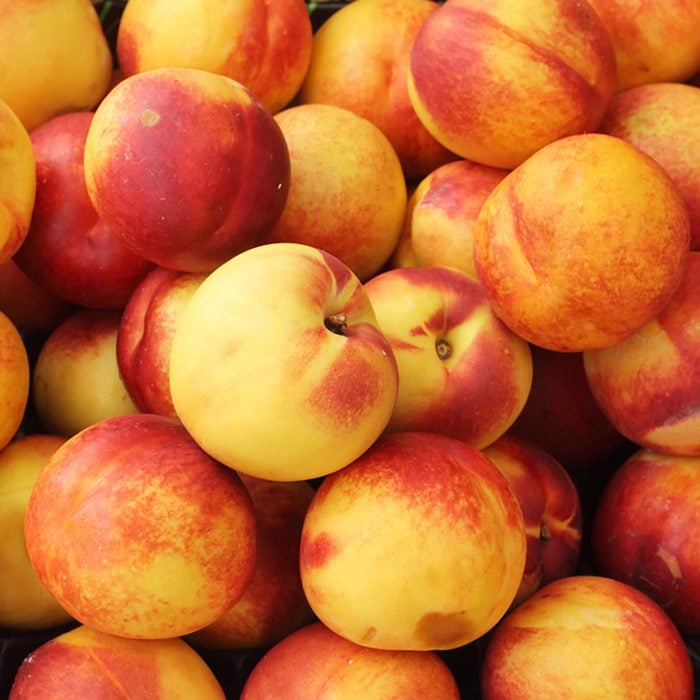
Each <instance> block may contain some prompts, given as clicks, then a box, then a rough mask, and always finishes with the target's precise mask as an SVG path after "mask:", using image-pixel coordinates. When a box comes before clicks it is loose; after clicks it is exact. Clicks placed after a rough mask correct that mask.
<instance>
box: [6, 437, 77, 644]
mask: <svg viewBox="0 0 700 700" xmlns="http://www.w3.org/2000/svg"><path fill="white" fill-rule="evenodd" d="M64 442H65V438H62V437H59V436H58V435H48V434H40V433H33V434H31V435H23V436H20V437H17V438H16V439H14V440H12V441H11V442H10V443H9V444H8V445H6V446H5V447H4V448H3V449H2V450H0V627H1V628H3V629H5V630H15V631H16V630H47V629H50V628H51V627H55V626H58V625H61V624H66V623H68V622H71V621H72V618H71V617H70V615H68V613H67V612H66V611H65V610H63V608H62V607H61V606H60V605H59V604H58V603H57V602H56V600H55V598H54V597H53V596H52V595H51V594H50V593H49V592H48V591H47V590H46V587H45V586H44V585H43V584H42V583H41V581H40V580H39V578H38V577H37V575H36V572H35V571H34V569H33V567H32V564H31V562H30V560H29V556H28V555H27V548H26V545H25V541H24V518H25V514H26V511H27V503H28V501H29V496H30V494H31V491H32V488H33V486H34V484H35V482H36V479H37V478H38V476H39V474H40V473H41V471H42V470H43V468H44V467H45V466H46V463H47V462H48V461H49V459H50V457H51V455H53V453H54V452H55V451H56V450H57V449H58V448H59V447H60V446H61V445H62V444H63V443H64Z"/></svg>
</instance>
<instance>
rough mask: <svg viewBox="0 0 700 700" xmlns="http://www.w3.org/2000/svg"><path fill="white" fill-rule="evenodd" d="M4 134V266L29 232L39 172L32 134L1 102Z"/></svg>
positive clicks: (0, 238) (0, 252)
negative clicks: (30, 136)
mask: <svg viewBox="0 0 700 700" xmlns="http://www.w3.org/2000/svg"><path fill="white" fill-rule="evenodd" d="M1 31H2V30H0V32H1ZM0 51H2V48H0ZM0 72H1V71H0ZM0 80H2V77H0ZM0 134H1V135H2V136H1V137H0V264H1V263H4V262H6V261H7V260H9V259H10V258H11V257H12V256H13V255H14V254H15V253H16V252H17V250H18V249H19V247H20V245H22V242H23V241H24V239H25V238H26V236H27V232H28V231H29V222H30V220H31V218H32V210H33V209H34V199H35V197H36V170H35V159H34V149H33V148H32V142H31V141H30V139H29V134H28V133H27V130H26V129H25V128H24V126H23V125H22V122H21V121H20V120H19V118H18V117H17V115H16V114H15V113H14V112H13V110H12V109H11V108H10V107H9V106H8V105H7V103H5V102H3V101H2V100H1V99H0Z"/></svg>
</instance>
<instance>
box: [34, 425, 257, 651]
mask: <svg viewBox="0 0 700 700" xmlns="http://www.w3.org/2000/svg"><path fill="white" fill-rule="evenodd" d="M25 538H26V542H27V551H28V552H29V557H30V559H31V561H32V564H33V566H34V568H35V570H36V572H37V574H38V575H39V578H41V580H42V582H43V583H44V585H45V586H46V587H47V589H48V590H49V591H50V592H51V593H52V594H53V595H54V596H55V598H56V599H57V600H58V601H59V603H61V605H62V606H63V607H64V608H65V609H66V611H67V612H69V613H70V614H71V615H72V616H73V617H75V619H76V620H78V621H79V622H81V623H83V624H85V625H87V626H89V627H92V628H93V629H97V630H101V631H103V632H108V633H110V634H116V635H118V636H123V637H132V638H136V639H166V638H171V637H178V636H182V635H185V634H188V633H190V632H193V631H194V630H196V629H200V628H201V627H203V626H205V625H207V624H209V623H211V622H213V621H214V620H215V619H216V618H218V617H219V616H220V615H221V614H223V613H224V612H225V611H226V610H227V609H228V608H229V607H230V606H231V605H233V604H234V602H235V601H236V600H237V599H238V598H239V597H240V596H241V595H242V594H243V592H244V591H245V589H246V587H247V586H248V584H249V583H250V580H251V578H252V576H253V571H254V567H255V515H254V513H253V507H252V504H251V501H250V496H249V495H248V492H247V491H246V489H245V487H244V486H243V484H242V483H241V481H240V479H239V478H238V476H237V475H236V473H235V472H234V471H232V470H231V469H228V468H226V467H224V466H223V465H221V464H219V463H217V462H216V461H215V460H213V459H212V458H211V457H209V455H207V454H205V453H204V452H203V451H202V450H201V449H200V448H199V447H198V446H197V445H196V444H195V443H194V442H193V441H192V439H191V438H190V437H189V435H188V434H187V432H186V431H185V430H184V428H183V427H182V426H181V425H180V423H179V422H178V421H176V420H175V419H172V418H166V417H164V416H156V415H154V414H137V415H129V416H119V417H117V418H112V419H106V420H103V421H100V422H98V423H95V424H94V425H91V426H90V427H88V428H86V429H85V430H82V431H81V432H80V433H78V434H76V435H74V436H73V437H71V438H70V439H69V440H67V441H66V442H65V443H64V444H63V445H62V446H61V447H60V448H59V449H58V450H56V452H55V453H54V454H53V455H52V457H51V459H50V460H49V463H48V464H47V465H46V467H45V469H44V470H43V471H42V473H41V474H40V475H39V477H38V479H37V481H36V483H35V485H34V488H33V490H32V493H31V496H30V499H29V504H28V506H27V514H26V518H25Z"/></svg>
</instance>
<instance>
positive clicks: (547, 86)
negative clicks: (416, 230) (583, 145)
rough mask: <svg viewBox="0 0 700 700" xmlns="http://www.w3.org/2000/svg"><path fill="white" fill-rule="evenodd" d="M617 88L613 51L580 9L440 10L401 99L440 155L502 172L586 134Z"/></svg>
mask: <svg viewBox="0 0 700 700" xmlns="http://www.w3.org/2000/svg"><path fill="white" fill-rule="evenodd" d="M615 79H616V73H615V54H614V51H613V45H612V41H611V39H610V36H609V34H608V32H607V30H606V29H605V26H604V25H603V23H602V21H601V20H600V18H599V17H598V15H597V14H596V13H595V11H594V10H593V8H592V7H591V6H590V5H589V4H588V3H587V2H586V1H585V0H548V1H547V2H542V0H447V2H444V3H442V5H441V6H440V8H439V9H438V10H437V11H436V12H433V13H432V14H431V15H430V16H429V17H428V18H427V19H426V20H425V22H424V23H423V25H422V26H421V28H420V30H419V31H418V34H417V36H416V39H415V41H414V43H413V47H412V49H411V57H410V69H409V72H408V94H409V97H410V100H411V103H412V104H413V107H414V109H415V110H416V113H417V114H418V117H419V118H420V120H421V121H422V122H423V124H425V126H426V128H427V129H428V131H429V132H430V133H431V134H432V135H433V136H434V137H435V138H436V139H437V140H438V141H439V142H440V143H442V144H443V145H444V146H445V147H446V148H448V149H450V150H451V151H453V152H454V153H456V154H458V155H460V156H462V157H463V158H468V159H469V160H474V161H476V162H479V163H483V164H485V165H491V166H494V167H497V168H506V169H510V168H514V167H516V166H517V165H519V164H520V163H522V162H523V161H524V160H525V159H526V158H528V157H529V156H531V155H532V154H533V153H535V152H536V151H538V150H539V149H541V148H542V147H543V146H546V145H547V144H548V143H551V142H552V141H556V140H558V139H561V138H563V137H565V136H570V135H572V134H578V133H583V132H586V131H592V130H594V129H595V128H596V127H597V126H598V124H599V123H600V120H601V118H602V117H603V114H604V113H605V110H606V109H607V106H608V103H609V101H610V98H611V96H612V94H613V90H614V87H615Z"/></svg>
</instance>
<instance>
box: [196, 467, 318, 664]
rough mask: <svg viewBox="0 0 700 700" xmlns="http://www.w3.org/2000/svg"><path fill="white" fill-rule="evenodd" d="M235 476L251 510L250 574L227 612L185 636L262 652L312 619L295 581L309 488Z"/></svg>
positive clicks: (222, 646)
mask: <svg viewBox="0 0 700 700" xmlns="http://www.w3.org/2000/svg"><path fill="white" fill-rule="evenodd" d="M240 477H241V480H242V481H243V484H244V485H245V487H246V489H247V490H248V493H249V494H250V498H251V500H252V502H253V509H254V511H255V520H256V525H257V529H256V550H257V555H256V562H255V573H254V574H253V579H252V580H251V582H250V584H249V585H248V587H247V588H246V590H245V593H244V594H243V596H242V597H241V598H240V599H239V600H238V601H237V602H236V603H235V605H234V606H233V607H232V608H230V609H229V610H227V611H226V612H225V613H224V614H223V615H222V616H221V617H220V618H218V619H217V620H215V621H214V622H212V624H211V625H207V627H204V628H202V629H201V630H197V631H196V632H194V633H193V634H191V635H190V636H189V637H188V641H191V642H193V643H194V644H195V645H196V646H200V647H206V648H213V649H241V650H245V649H266V648H268V647H271V646H272V645H273V644H276V643H277V642H279V641H280V640H282V639H283V638H284V637H286V636H287V635H289V634H291V633H292V632H294V630H296V629H298V628H300V627H302V626H303V625H307V624H309V623H311V622H313V620H314V616H313V613H312V612H311V608H310V607H309V604H308V603H307V601H306V598H305V596H304V591H303V589H302V587H301V578H300V576H299V540H300V539H301V528H302V525H303V523H304V516H305V515H306V511H307V509H308V507H309V503H310V502H311V498H312V497H313V494H314V489H313V488H312V487H311V485H310V484H309V483H308V482H307V481H292V482H283V481H268V480H266V479H257V478H255V477H252V476H248V475H246V474H240Z"/></svg>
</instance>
